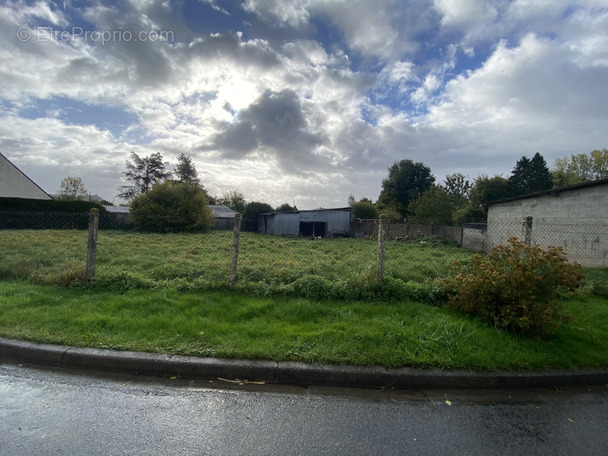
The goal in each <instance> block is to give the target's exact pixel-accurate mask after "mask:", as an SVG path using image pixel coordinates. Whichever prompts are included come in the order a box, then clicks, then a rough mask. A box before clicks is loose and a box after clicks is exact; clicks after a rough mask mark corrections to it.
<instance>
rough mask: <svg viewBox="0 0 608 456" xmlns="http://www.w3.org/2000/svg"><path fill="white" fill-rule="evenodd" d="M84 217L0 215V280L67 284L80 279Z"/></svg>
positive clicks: (41, 213)
mask: <svg viewBox="0 0 608 456" xmlns="http://www.w3.org/2000/svg"><path fill="white" fill-rule="evenodd" d="M87 227H88V214H80V213H79V214H71V213H48V212H24V211H19V212H13V211H2V212H1V213H0V277H2V278H16V279H26V278H32V279H34V280H35V281H37V282H40V283H61V284H68V283H70V282H71V281H73V280H76V279H82V278H83V277H84V265H85V261H86V245H87V234H88V233H87V230H86V228H87Z"/></svg>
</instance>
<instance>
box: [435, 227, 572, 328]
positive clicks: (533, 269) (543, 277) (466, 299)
mask: <svg viewBox="0 0 608 456" xmlns="http://www.w3.org/2000/svg"><path fill="white" fill-rule="evenodd" d="M507 242H508V245H502V246H498V247H495V248H494V249H493V250H492V252H491V253H490V254H488V255H486V256H484V255H473V257H472V258H471V260H470V261H469V262H468V264H467V265H466V266H465V268H464V270H462V268H460V267H459V266H460V265H459V264H458V262H455V267H454V268H453V273H452V275H451V276H450V277H449V278H447V279H443V280H442V285H443V288H444V290H445V291H446V292H447V294H448V306H452V307H455V308H457V309H460V310H463V311H465V312H467V313H471V314H474V315H478V316H480V317H481V318H483V319H484V320H486V321H488V322H490V323H493V324H494V326H496V327H497V328H504V329H507V330H510V331H514V332H518V333H523V334H536V335H548V334H551V333H552V332H553V331H554V330H555V329H556V328H557V326H558V325H559V323H561V322H565V321H567V320H568V318H567V317H566V316H565V314H564V312H563V311H562V310H561V308H560V306H559V305H558V302H557V300H558V298H559V296H560V295H561V294H563V293H564V292H571V291H574V290H575V289H576V288H578V286H579V284H580V281H581V279H582V278H583V276H582V275H581V274H580V272H579V270H580V265H579V264H577V263H574V264H569V263H568V261H567V259H566V255H565V253H564V251H563V249H562V248H561V247H549V248H548V249H546V250H543V249H542V248H541V247H539V246H537V245H535V246H528V245H525V244H524V243H523V242H521V241H518V240H517V239H515V238H511V239H509V240H508V241H507Z"/></svg>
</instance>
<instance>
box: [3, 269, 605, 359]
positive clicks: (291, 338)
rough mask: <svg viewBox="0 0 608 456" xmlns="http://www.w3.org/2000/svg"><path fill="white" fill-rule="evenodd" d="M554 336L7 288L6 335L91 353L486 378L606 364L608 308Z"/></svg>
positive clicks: (162, 296) (312, 311)
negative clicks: (459, 372)
mask: <svg viewBox="0 0 608 456" xmlns="http://www.w3.org/2000/svg"><path fill="white" fill-rule="evenodd" d="M565 306H566V309H567V310H568V312H569V313H570V314H571V315H572V321H571V322H570V323H569V324H568V325H564V326H562V327H561V328H560V329H559V330H558V331H557V334H556V335H555V336H554V337H552V338H551V339H537V338H530V337H521V336H517V335H513V334H508V333H506V332H499V331H497V330H496V329H494V328H492V327H489V326H487V325H485V324H484V323H482V322H480V321H478V320H476V319H473V318H471V317H469V316H466V315H462V314H459V313H456V312H454V311H451V310H449V309H444V308H439V307H433V306H429V305H425V304H421V303H417V302H411V301H406V302H390V303H383V302H376V303H370V302H358V301H357V302H349V303H344V302H331V301H329V302H323V301H311V300H305V299H287V298H283V299H281V298H273V299H269V298H262V297H252V296H246V295H239V294H234V293H223V292H204V293H189V292H183V291H182V292H180V291H176V290H173V289H159V290H131V291H127V292H118V291H99V290H96V291H93V290H87V289H79V288H61V287H54V286H40V285H32V284H29V283H26V282H21V281H3V282H0V335H1V336H2V337H7V338H18V339H23V340H30V341H35V342H44V343H55V344H67V345H73V346H82V347H96V348H110V349H117V350H135V351H147V352H159V353H169V354H182V355H195V356H216V357H226V358H242V359H265V360H276V361H278V360H296V361H304V362H309V363H333V364H349V365H383V366H388V367H399V366H413V367H418V368H424V367H439V368H464V369H473V370H477V371H499V370H522V369H534V370H542V369H549V368H566V369H574V368H583V367H602V366H603V367H605V366H608V303H607V302H606V300H605V299H602V298H599V297H592V296H589V295H579V296H576V297H575V298H573V299H571V300H570V301H568V302H566V303H565Z"/></svg>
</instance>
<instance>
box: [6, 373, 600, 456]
mask: <svg viewBox="0 0 608 456" xmlns="http://www.w3.org/2000/svg"><path fill="white" fill-rule="evenodd" d="M226 380H230V379H226ZM226 380H219V379H218V380H214V381H213V382H209V381H187V380H180V379H152V378H145V377H135V376H117V375H112V376H104V375H103V374H96V375H84V374H81V373H75V372H68V371H63V370H58V369H45V370H41V369H35V368H31V367H28V366H23V365H18V364H15V363H11V362H5V363H0V455H2V456H13V455H27V456H32V455H207V454H209V455H230V456H236V455H349V456H354V455H393V454H394V455H403V454H413V455H414V454H415V455H427V454H428V455H437V454H447V455H547V454H551V455H606V454H608V386H603V387H593V388H580V389H564V390H534V391H514V390H506V391H472V392H462V391H451V390H434V391H433V390H431V391H377V390H358V389H341V388H302V387H292V386H276V385H258V384H245V385H239V384H238V383H232V382H230V381H226Z"/></svg>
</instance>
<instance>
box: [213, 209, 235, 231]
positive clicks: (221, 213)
mask: <svg viewBox="0 0 608 456" xmlns="http://www.w3.org/2000/svg"><path fill="white" fill-rule="evenodd" d="M209 209H211V212H213V216H214V217H215V222H214V223H213V229H214V230H231V229H233V228H234V216H235V214H236V211H234V210H232V209H230V208H229V207H228V206H223V205H216V204H210V205H209Z"/></svg>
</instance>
